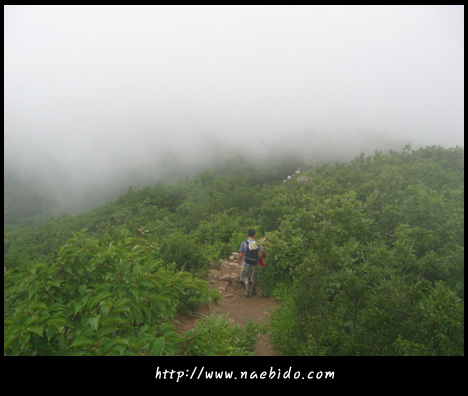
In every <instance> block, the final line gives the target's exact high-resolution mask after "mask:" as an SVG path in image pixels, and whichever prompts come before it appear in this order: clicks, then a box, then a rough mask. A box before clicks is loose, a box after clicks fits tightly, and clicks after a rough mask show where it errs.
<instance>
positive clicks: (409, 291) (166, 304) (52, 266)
mask: <svg viewBox="0 0 468 396" xmlns="http://www.w3.org/2000/svg"><path fill="white" fill-rule="evenodd" d="M299 167H300V172H301V173H300V174H295V173H294V172H295V170H296V169H298V168H299ZM288 175H292V177H291V179H290V180H288V179H287V176H288ZM285 179H286V180H287V181H286V182H283V180H285ZM463 197H464V150H463V149H462V148H458V147H457V148H450V149H447V148H442V147H435V146H433V147H425V148H420V149H417V150H413V149H411V147H410V146H407V147H405V148H404V149H403V150H399V151H393V150H390V151H389V152H388V153H383V152H380V151H377V152H375V153H374V154H373V155H365V154H364V153H363V154H361V155H360V156H357V157H355V158H354V159H352V160H351V161H347V162H318V163H313V162H307V161H303V160H302V159H300V158H298V157H296V158H282V160H281V161H278V158H272V159H270V160H269V161H249V160H248V159H246V158H242V157H237V158H233V159H231V160H229V161H226V162H224V163H223V164H219V165H218V166H217V167H213V168H210V169H208V170H205V171H203V172H202V173H201V174H200V175H198V176H197V177H194V178H193V179H190V180H179V181H177V182H172V183H164V182H158V183H155V184H149V185H147V186H145V187H142V188H138V189H137V188H130V189H128V190H127V192H126V193H124V194H122V195H120V196H119V197H118V198H117V199H115V200H112V201H109V202H107V203H105V204H104V205H102V206H100V207H97V208H95V209H93V210H90V211H89V212H87V213H83V214H80V215H60V216H57V217H54V218H50V219H41V221H39V222H36V223H35V224H34V225H26V224H24V223H23V224H21V222H19V221H17V222H16V223H15V224H9V225H8V224H5V230H6V234H5V251H4V262H5V267H6V269H7V273H6V275H5V278H4V332H5V344H4V351H5V354H7V355H10V354H11V355H15V354H38V355H55V354H68V355H75V354H76V355H128V354H131V355H147V354H153V355H201V354H206V355H248V354H252V353H253V352H252V351H253V345H254V343H255V338H256V335H257V334H258V332H259V331H262V329H260V328H258V327H255V326H254V325H253V324H252V325H250V326H248V327H247V328H238V327H236V328H235V329H233V331H229V330H228V329H229V325H228V324H227V323H226V322H224V321H223V320H222V319H220V318H215V317H211V318H205V320H203V321H201V322H200V324H199V327H198V328H197V329H196V330H194V332H193V333H190V334H186V335H184V336H180V335H178V334H176V333H175V331H174V327H173V321H174V319H175V317H176V315H177V314H178V313H180V312H190V311H192V310H195V309H196V307H197V306H198V305H199V304H202V303H206V302H207V301H210V300H212V299H216V298H217V297H216V296H215V295H213V294H210V292H209V288H208V285H207V283H206V281H205V276H206V274H207V271H208V269H209V264H210V262H213V261H218V260H220V259H223V258H225V257H226V256H227V255H228V254H230V253H231V252H232V251H235V250H237V249H238V247H239V246H240V243H241V242H242V240H243V238H244V237H245V232H246V230H247V229H248V228H252V227H253V228H255V229H256V230H257V233H258V237H265V238H266V242H265V246H264V249H265V253H266V256H267V259H266V262H267V265H266V266H265V267H263V268H261V270H260V273H259V283H260V285H261V287H262V289H263V290H264V293H266V294H269V295H272V296H274V297H275V298H276V299H277V300H278V301H279V303H280V308H279V309H278V310H277V311H276V312H275V313H274V315H273V317H272V322H271V326H270V329H269V331H271V333H272V336H273V339H274V341H275V343H276V345H277V347H278V349H279V350H280V352H281V353H282V354H283V355H290V356H292V355H305V356H317V355H333V356H335V355H463V354H464V199H463ZM233 334H235V336H234V337H233Z"/></svg>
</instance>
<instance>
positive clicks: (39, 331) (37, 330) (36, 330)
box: [27, 326, 44, 337]
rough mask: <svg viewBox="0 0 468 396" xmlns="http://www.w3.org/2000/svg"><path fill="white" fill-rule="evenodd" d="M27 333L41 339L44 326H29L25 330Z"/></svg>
mask: <svg viewBox="0 0 468 396" xmlns="http://www.w3.org/2000/svg"><path fill="white" fill-rule="evenodd" d="M27 331H29V332H30V333H34V334H37V335H38V336H41V337H42V333H43V332H44V326H30V327H28V328H27Z"/></svg>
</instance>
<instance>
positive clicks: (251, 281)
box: [239, 228, 263, 297]
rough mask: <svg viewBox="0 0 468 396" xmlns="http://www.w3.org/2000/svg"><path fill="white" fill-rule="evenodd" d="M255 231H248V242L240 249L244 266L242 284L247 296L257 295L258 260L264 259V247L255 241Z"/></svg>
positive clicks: (240, 257)
mask: <svg viewBox="0 0 468 396" xmlns="http://www.w3.org/2000/svg"><path fill="white" fill-rule="evenodd" d="M254 238H255V230H254V229H252V228H251V229H249V230H248V231H247V240H246V241H244V242H242V244H241V246H240V248H239V253H240V254H239V264H242V270H241V275H240V280H241V282H244V285H245V296H246V297H249V296H250V295H255V294H257V268H258V259H259V258H261V257H262V252H263V250H262V247H261V246H260V245H257V242H256V241H255V239H254Z"/></svg>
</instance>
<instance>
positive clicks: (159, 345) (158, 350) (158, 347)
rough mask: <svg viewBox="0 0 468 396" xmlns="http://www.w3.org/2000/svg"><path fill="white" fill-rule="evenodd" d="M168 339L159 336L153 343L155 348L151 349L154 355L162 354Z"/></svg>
mask: <svg viewBox="0 0 468 396" xmlns="http://www.w3.org/2000/svg"><path fill="white" fill-rule="evenodd" d="M165 345H166V341H165V340H164V338H163V337H159V338H158V339H157V340H156V341H155V342H154V344H153V350H152V351H151V355H152V356H162V353H163V351H164V347H165Z"/></svg>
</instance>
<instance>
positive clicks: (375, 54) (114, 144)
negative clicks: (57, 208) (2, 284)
mask: <svg viewBox="0 0 468 396" xmlns="http://www.w3.org/2000/svg"><path fill="white" fill-rule="evenodd" d="M4 48H5V49H4V165H5V169H8V170H9V171H11V172H13V173H14V174H15V175H18V176H20V177H23V178H25V180H34V181H36V182H38V183H40V184H41V185H42V186H43V188H44V189H46V190H48V191H53V192H54V194H56V196H57V197H59V201H60V204H61V205H62V206H63V207H67V210H71V208H75V209H76V208H78V207H83V205H85V204H86V203H91V202H92V199H90V196H92V195H93V194H94V195H98V192H99V193H100V194H101V196H102V192H108V194H107V195H106V199H107V198H108V197H111V196H112V195H113V194H114V195H115V194H118V193H119V192H120V191H122V189H124V191H125V190H126V189H127V188H128V187H129V186H133V187H138V186H139V185H142V184H144V183H150V182H153V181H156V180H159V179H161V178H164V177H166V178H167V175H171V174H176V173H177V174H183V173H184V172H186V174H187V175H191V174H193V173H194V172H196V170H198V169H202V168H203V167H207V166H211V165H213V164H215V163H217V162H218V161H221V160H223V159H226V158H228V157H229V156H232V155H245V156H247V157H249V158H263V157H264V156H268V155H270V156H271V155H274V153H277V152H289V153H293V152H297V153H298V155H305V156H307V157H308V158H315V157H317V158H326V157H330V158H343V159H347V158H352V157H353V156H355V155H358V154H359V153H360V152H362V151H365V152H366V153H369V154H372V153H373V152H374V150H376V149H379V150H386V149H390V148H392V149H401V148H402V147H403V146H405V145H406V144H408V143H410V144H412V146H413V148H416V147H419V146H426V145H442V146H445V147H454V146H456V145H459V146H464V6H454V5H447V6H442V5H435V6H428V5H423V6H403V5H400V6H383V5H376V6H314V5H306V6H251V5H249V6H211V5H210V6H188V5H181V6H160V5H134V6H130V5H111V6H103V5H6V6H4ZM104 195H105V194H104ZM64 202H66V204H64Z"/></svg>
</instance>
